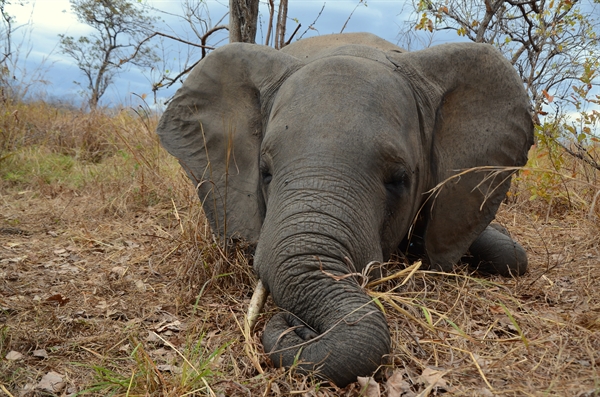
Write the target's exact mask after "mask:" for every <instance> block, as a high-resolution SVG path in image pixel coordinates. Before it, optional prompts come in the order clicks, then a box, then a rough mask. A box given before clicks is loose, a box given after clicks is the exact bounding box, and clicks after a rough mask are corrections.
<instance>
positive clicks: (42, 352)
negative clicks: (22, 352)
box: [31, 349, 48, 358]
mask: <svg viewBox="0 0 600 397" xmlns="http://www.w3.org/2000/svg"><path fill="white" fill-rule="evenodd" d="M31 354H32V355H33V357H37V358H48V353H47V352H46V349H38V350H34V351H33V352H32V353H31Z"/></svg>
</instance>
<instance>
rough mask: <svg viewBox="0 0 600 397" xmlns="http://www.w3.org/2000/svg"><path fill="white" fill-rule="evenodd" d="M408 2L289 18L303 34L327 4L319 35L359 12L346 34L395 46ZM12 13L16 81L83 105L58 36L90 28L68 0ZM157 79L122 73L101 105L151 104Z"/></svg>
mask: <svg viewBox="0 0 600 397" xmlns="http://www.w3.org/2000/svg"><path fill="white" fill-rule="evenodd" d="M13 3H16V2H13ZM148 3H149V4H150V5H152V6H154V7H156V8H157V9H160V10H165V11H168V12H169V13H171V14H176V15H181V14H182V1H180V0H149V1H148ZM206 3H207V4H208V8H209V11H210V18H211V21H212V23H213V24H216V23H217V22H218V21H219V19H221V18H222V17H223V16H224V15H225V13H226V12H227V7H226V4H227V3H228V1H227V0H221V1H217V0H208V1H206ZM404 4H405V3H404V2H403V1H398V0H368V1H367V2H366V5H365V3H360V2H359V0H348V1H346V0H326V1H324V0H291V1H290V5H289V11H288V17H289V18H291V19H294V20H297V21H299V22H300V23H301V24H302V27H301V29H300V30H299V32H300V33H302V32H304V31H305V30H306V28H307V27H308V26H309V25H310V24H311V23H312V22H313V21H314V20H315V18H317V16H318V14H319V11H320V10H321V8H322V7H323V5H325V8H324V9H323V12H322V14H321V16H320V17H319V19H318V21H317V23H316V24H315V30H310V31H309V32H307V33H306V34H305V36H304V37H310V36H313V35H318V34H329V33H339V32H340V30H341V29H342V27H343V26H344V23H345V22H346V21H347V20H348V17H349V16H350V14H351V13H352V12H353V11H354V13H353V15H352V17H351V18H350V20H349V21H348V23H347V26H346V27H345V30H344V31H345V32H362V31H364V32H370V33H374V34H377V35H378V36H380V37H382V38H384V39H387V40H389V41H391V42H394V43H396V42H398V39H399V32H400V31H401V29H402V28H403V25H404V21H405V20H406V19H407V18H408V17H409V15H410V11H411V8H410V7H409V6H407V7H405V6H404ZM266 12H267V9H266V7H263V8H261V13H262V19H263V20H266V17H267V14H266ZM9 13H10V14H11V15H13V16H15V17H16V21H17V25H20V24H25V23H27V22H30V25H29V26H23V27H21V28H20V29H19V30H17V32H16V34H15V35H14V38H15V42H16V44H17V45H18V46H19V50H20V51H19V52H20V63H19V66H20V69H21V71H20V72H19V71H17V73H15V74H16V75H17V77H18V78H21V79H22V80H24V81H25V82H29V80H32V79H33V80H36V81H37V80H40V79H41V78H43V79H44V80H45V81H46V82H47V84H46V85H45V86H44V89H45V91H46V92H47V94H48V96H49V98H51V99H56V98H60V99H63V100H66V101H72V102H74V103H79V102H81V100H82V99H83V98H82V95H81V88H80V87H78V86H77V85H76V84H74V83H73V81H80V82H82V83H84V80H83V78H84V76H83V74H82V72H81V71H79V69H77V67H76V66H75V65H74V63H73V61H72V60H71V59H70V58H69V57H67V56H65V55H63V54H61V53H60V48H59V46H58V41H59V37H58V35H59V34H67V35H70V36H74V37H76V38H77V37H79V36H81V35H86V34H89V33H90V32H91V28H90V27H88V26H87V25H84V24H81V23H79V22H78V21H77V19H76V18H75V16H74V14H73V13H72V12H71V7H70V4H69V1H68V0H37V1H33V0H30V1H29V3H28V4H26V5H25V6H19V5H15V4H13V5H12V6H10V7H9ZM161 17H162V19H163V22H162V23H161V24H160V25H159V29H160V30H162V31H164V32H167V33H171V34H173V33H175V34H178V35H180V36H183V37H186V35H187V37H188V38H190V39H191V38H192V36H191V35H190V33H189V28H187V27H186V26H185V25H184V24H183V22H182V21H181V20H180V19H178V18H176V17H174V16H169V15H167V14H162V15H161ZM294 20H289V21H288V33H287V34H288V35H289V34H291V32H292V31H293V30H294V29H295V27H296V25H297V24H296V22H295V21H294ZM225 23H227V19H225ZM265 30H266V29H265ZM263 33H264V32H261V30H260V29H259V33H258V35H257V36H258V37H257V41H259V42H263V41H264V38H263ZM435 39H436V40H435V41H436V42H438V43H441V42H445V41H452V40H457V37H456V36H455V35H448V36H447V37H442V36H439V35H438V36H437V37H436V38H435ZM164 44H165V46H166V48H167V51H168V53H166V54H165V58H168V59H170V60H171V61H172V62H173V64H176V63H178V62H182V61H183V60H184V58H185V51H186V50H185V49H184V48H182V47H178V46H177V45H176V44H175V43H172V42H169V41H168V40H167V41H164ZM415 44H416V46H417V47H418V46H419V44H418V43H415ZM421 46H422V44H421ZM196 58H197V56H196ZM23 69H24V70H23ZM173 69H176V67H173ZM153 78H156V76H151V75H150V73H148V72H144V73H142V72H141V71H139V70H135V69H131V70H130V71H128V72H123V73H121V74H120V75H119V76H118V77H117V78H116V81H115V84H113V85H112V86H111V87H110V88H109V89H108V90H107V92H106V94H105V95H104V97H103V98H102V100H101V103H102V104H103V105H115V104H125V105H129V104H136V103H137V99H136V98H137V97H136V96H135V95H133V94H134V93H135V94H137V95H143V94H146V95H147V100H148V101H150V102H152V101H153V98H152V90H151V80H152V79H153ZM38 87H39V85H38ZM174 91H175V88H173V89H170V90H162V91H159V93H158V95H159V98H158V99H159V100H161V99H163V100H164V98H168V97H170V96H171V95H172V94H173V93H174ZM30 92H31V91H30Z"/></svg>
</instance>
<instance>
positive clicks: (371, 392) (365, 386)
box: [356, 376, 381, 397]
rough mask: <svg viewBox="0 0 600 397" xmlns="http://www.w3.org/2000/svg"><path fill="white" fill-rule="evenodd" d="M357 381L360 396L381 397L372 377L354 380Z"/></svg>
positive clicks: (377, 384)
mask: <svg viewBox="0 0 600 397" xmlns="http://www.w3.org/2000/svg"><path fill="white" fill-rule="evenodd" d="M356 380H358V384H359V385H360V389H361V392H362V393H361V395H363V396H365V397H381V392H380V391H379V383H377V382H375V379H373V378H372V377H370V376H369V377H362V376H359V377H357V378H356Z"/></svg>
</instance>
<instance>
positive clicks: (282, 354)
mask: <svg viewBox="0 0 600 397" xmlns="http://www.w3.org/2000/svg"><path fill="white" fill-rule="evenodd" d="M308 179H309V182H305V183H304V184H303V183H302V181H300V180H299V178H297V179H292V178H290V179H289V180H288V181H286V182H287V186H286V189H282V191H281V192H277V191H276V190H274V192H277V193H280V194H273V195H272V196H271V197H270V198H269V210H268V211H267V215H266V218H265V221H264V223H263V228H262V231H261V238H260V240H259V244H258V247H257V250H256V255H255V260H254V266H255V269H256V271H257V273H258V276H259V277H260V279H261V280H262V282H263V283H264V285H265V287H266V288H267V289H268V290H269V291H270V292H271V296H272V297H273V300H274V302H275V304H277V306H279V307H280V308H281V309H283V312H282V313H279V314H276V315H275V316H273V318H272V319H271V321H270V322H269V323H268V325H267V327H266V328H265V331H264V334H263V345H264V347H265V351H266V352H267V353H269V354H270V357H271V359H272V361H273V363H274V364H275V365H277V366H284V367H294V368H297V369H300V370H302V371H304V372H306V371H315V372H316V373H317V374H318V375H319V376H320V377H323V378H326V379H329V380H331V381H333V382H334V383H335V384H336V385H338V386H345V385H347V384H348V383H350V382H354V381H356V377H357V376H367V375H370V374H372V373H373V372H374V371H375V370H376V369H377V368H378V367H379V366H380V365H381V363H382V357H383V356H384V355H386V354H388V353H389V351H390V334H389V329H388V326H387V322H386V320H385V317H384V315H383V313H382V312H381V311H380V310H379V308H378V307H377V305H375V304H374V303H373V302H372V300H371V298H369V296H368V295H367V294H366V293H365V292H364V291H363V290H362V288H361V286H360V282H361V281H362V280H361V277H360V276H359V275H357V272H360V271H361V270H362V268H363V267H364V266H365V265H366V264H367V263H369V262H370V261H373V260H375V261H377V260H382V256H383V254H382V249H381V244H380V241H379V238H380V237H379V227H378V225H379V223H378V221H379V218H378V216H377V214H375V213H374V212H370V207H369V206H368V205H367V204H364V203H368V201H367V199H368V198H367V197H366V195H365V197H361V196H358V195H356V196H354V195H353V194H350V193H349V190H348V189H346V188H345V187H344V186H343V185H341V182H340V181H342V180H343V174H342V173H338V174H337V175H336V179H335V181H334V183H330V184H329V185H330V188H331V190H330V191H328V192H324V191H323V189H322V186H321V185H319V183H321V182H319V178H308ZM311 184H312V185H313V186H314V185H316V187H318V188H319V189H317V188H315V189H313V190H310V189H307V185H311ZM276 187H277V186H275V187H273V188H276ZM353 191H354V192H364V191H368V189H367V188H365V189H354V190H353ZM317 192H318V194H317ZM369 224H371V225H372V226H371V227H369ZM352 225H361V226H360V227H352Z"/></svg>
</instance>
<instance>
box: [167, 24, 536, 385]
mask: <svg viewBox="0 0 600 397" xmlns="http://www.w3.org/2000/svg"><path fill="white" fill-rule="evenodd" d="M158 134H159V136H160V139H161V142H162V144H163V145H164V147H165V148H166V149H167V150H168V151H169V152H170V153H171V154H172V155H174V156H175V157H177V158H178V159H179V162H180V163H181V166H182V167H183V168H184V169H185V171H186V172H187V174H188V176H189V177H190V178H191V180H192V181H193V183H194V184H195V185H196V187H197V190H198V194H199V196H200V199H201V201H202V203H203V208H204V211H205V213H206V216H207V217H208V220H209V221H210V224H211V226H212V228H213V231H215V232H216V233H218V234H220V235H221V236H224V237H226V238H240V239H245V240H248V241H249V242H251V243H254V244H256V251H255V256H254V269H255V271H256V273H257V275H258V277H259V278H260V279H261V280H262V282H263V284H264V285H265V287H266V288H267V289H268V291H269V292H270V293H271V295H272V298H273V300H274V302H275V303H276V304H277V306H279V307H280V308H281V309H282V311H281V312H280V313H278V314H275V315H274V316H273V317H272V318H271V319H270V321H269V322H268V324H267V326H266V328H265V330H264V334H263V338H262V340H263V344H264V347H265V351H266V352H268V353H269V354H270V357H271V359H272V361H273V363H274V364H275V365H277V366H292V365H296V366H297V368H299V369H301V370H304V371H315V372H316V373H317V374H318V375H320V376H321V377H323V378H326V379H329V380H331V381H333V382H334V383H336V384H337V385H338V386H344V385H346V384H348V383H350V382H353V381H355V380H356V377H357V376H364V375H368V374H371V373H372V372H373V371H375V370H376V369H377V368H378V367H379V366H380V365H381V364H382V363H384V362H385V360H384V357H385V356H386V355H387V354H389V352H390V344H391V342H390V333H389V329H388V325H387V322H386V319H385V317H384V315H383V313H382V312H381V311H380V310H379V309H378V307H377V306H376V305H375V304H374V303H373V302H372V301H371V299H370V298H369V297H368V296H367V294H366V293H365V292H364V291H363V290H362V289H361V287H360V286H359V285H358V283H357V282H356V279H355V278H354V277H345V275H348V274H350V273H355V272H361V271H363V270H364V268H365V266H366V265H367V264H368V263H370V262H372V261H380V262H382V261H385V260H386V259H388V258H389V257H390V255H391V254H392V253H394V252H397V251H398V249H399V247H403V248H402V249H403V250H404V253H405V254H407V255H417V256H420V257H422V258H423V259H424V261H425V262H426V263H428V264H429V266H430V267H431V268H433V269H438V270H443V271H449V270H451V269H452V266H453V265H454V264H456V263H457V262H458V261H459V260H460V259H461V257H463V256H464V255H465V254H466V253H468V252H469V249H470V247H471V250H472V251H473V254H472V255H470V258H471V260H472V261H474V264H475V265H477V264H479V263H483V266H484V270H487V271H491V272H497V273H501V274H505V275H509V274H513V275H517V274H521V273H522V272H523V271H525V268H526V256H525V251H524V250H523V248H522V247H521V246H519V245H518V244H517V243H515V242H513V241H512V239H510V237H508V236H506V234H505V233H502V232H499V231H498V230H496V229H495V228H493V227H490V226H488V225H489V223H490V222H491V221H492V220H493V218H494V217H495V214H496V211H497V209H498V206H499V205H500V203H501V201H502V200H503V198H504V197H505V194H506V192H507V190H508V188H509V185H510V176H511V174H512V173H513V172H514V171H515V168H516V167H519V166H523V165H524V164H525V162H526V160H527V152H528V149H529V147H530V146H531V144H532V142H533V125H532V121H531V115H530V113H529V101H528V98H527V95H526V93H525V90H524V89H523V86H522V83H521V81H520V80H519V77H518V76H517V74H516V72H515V71H514V70H513V69H512V67H511V65H510V64H509V63H508V62H507V61H506V60H505V59H504V58H503V57H502V55H501V54H500V53H498V52H497V51H496V50H495V49H493V48H492V47H491V46H488V45H484V44H472V43H461V44H448V45H441V46H438V47H434V48H430V49H425V50H422V51H418V52H411V53H408V52H405V51H403V50H401V49H400V48H398V47H396V46H395V45H393V44H391V43H389V42H387V41H384V40H382V39H380V38H378V37H376V36H373V35H370V34H362V33H361V34H344V35H330V36H321V37H317V38H311V39H306V40H301V41H299V42H297V43H294V44H291V45H289V46H288V47H285V48H284V49H283V50H281V51H276V50H274V49H272V48H268V47H265V46H261V45H255V44H242V43H236V44H229V45H226V46H224V47H222V48H219V49H217V50H215V51H213V52H212V53H211V54H209V55H208V56H207V57H206V58H205V59H204V60H202V61H201V62H200V63H199V64H198V65H197V66H196V67H195V68H194V70H193V71H192V72H191V73H190V75H189V77H188V78H187V80H186V81H185V83H184V84H183V86H182V87H181V88H180V89H179V91H177V93H176V94H175V97H174V98H173V100H172V101H171V103H170V105H169V106H168V108H167V110H166V111H165V113H164V115H163V116H162V119H161V120H160V124H159V126H158ZM474 168H475V169H474Z"/></svg>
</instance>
